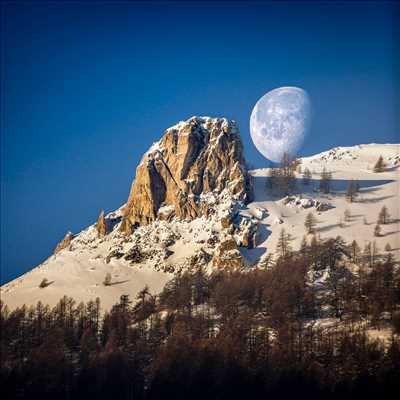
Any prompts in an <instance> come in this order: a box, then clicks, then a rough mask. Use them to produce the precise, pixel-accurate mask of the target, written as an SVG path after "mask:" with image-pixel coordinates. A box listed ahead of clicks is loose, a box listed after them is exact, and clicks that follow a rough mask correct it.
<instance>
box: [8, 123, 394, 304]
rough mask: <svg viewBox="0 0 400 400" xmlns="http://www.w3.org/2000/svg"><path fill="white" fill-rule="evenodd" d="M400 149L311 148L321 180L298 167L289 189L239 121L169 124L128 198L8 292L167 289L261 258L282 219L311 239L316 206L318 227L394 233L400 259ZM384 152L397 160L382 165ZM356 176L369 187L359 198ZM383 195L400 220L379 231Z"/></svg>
mask: <svg viewBox="0 0 400 400" xmlns="http://www.w3.org/2000/svg"><path fill="white" fill-rule="evenodd" d="M399 154H400V146H399V145H389V144H388V145H380V144H370V145H359V146H354V147H349V148H336V149H332V150H330V151H327V152H324V153H321V154H318V155H315V156H312V157H306V158H303V159H301V160H300V161H301V163H300V168H301V170H302V171H304V170H305V169H306V168H308V169H309V170H310V172H311V174H312V177H311V179H310V182H309V183H308V184H305V183H304V181H303V179H302V174H301V173H300V172H299V171H300V170H298V172H296V178H297V182H296V189H295V190H294V191H293V193H292V194H291V195H290V196H285V195H282V194H279V193H276V192H274V191H273V190H270V189H269V188H268V185H267V181H268V178H267V177H268V175H269V169H258V170H253V171H250V173H248V171H247V169H246V163H245V160H244V158H243V148H242V144H241V140H240V136H239V131H238V129H237V127H236V126H235V124H234V122H229V121H228V120H226V119H224V118H206V117H204V118H198V117H193V118H191V119H189V120H187V121H184V122H180V123H179V124H177V125H175V126H174V127H172V128H169V129H167V130H166V132H165V134H164V136H163V137H162V138H161V140H160V141H159V142H157V143H156V144H154V145H153V146H152V147H151V148H150V150H149V151H148V152H147V153H146V154H145V155H144V156H143V159H142V161H141V162H140V164H139V166H138V168H137V170H136V177H135V181H134V182H133V184H132V189H131V192H130V195H129V198H128V201H127V203H126V204H125V205H123V206H122V207H120V208H119V209H118V210H116V211H114V212H111V213H109V214H107V215H104V216H103V215H100V217H99V220H98V222H97V223H96V224H93V225H92V226H89V227H88V228H87V229H85V230H84V231H82V232H80V233H79V234H76V235H72V234H71V233H68V234H67V235H66V236H65V238H64V239H63V240H62V241H61V242H60V243H59V245H58V246H57V248H56V250H55V252H54V254H53V255H52V256H50V257H49V258H48V259H47V260H46V261H45V262H44V263H42V264H41V265H39V266H38V267H36V268H34V269H33V270H31V271H30V272H28V273H26V274H24V275H23V276H21V277H19V278H17V279H15V280H14V281H12V282H9V283H8V284H6V285H4V286H2V288H1V292H2V300H3V301H4V302H5V303H6V304H7V305H8V306H9V307H10V308H14V307H16V306H20V305H22V304H24V303H26V304H34V303H36V302H37V301H39V300H41V301H42V302H45V303H49V304H51V305H53V304H55V303H56V302H57V301H58V300H59V298H60V297H61V296H63V295H68V296H71V297H73V298H74V299H75V300H77V301H87V300H89V299H94V298H95V297H100V298H101V301H102V307H103V308H104V309H107V308H109V307H111V305H113V304H114V303H115V302H116V301H117V300H118V299H119V297H120V295H121V294H129V295H130V296H131V297H134V296H135V295H136V294H137V293H138V291H139V290H141V289H142V288H143V287H144V286H145V285H148V286H149V287H150V290H151V291H152V292H158V291H160V290H161V289H162V287H163V286H164V284H165V283H166V282H167V281H168V280H169V279H171V277H172V276H173V274H174V273H176V272H177V271H181V270H188V269H189V270H190V269H194V268H197V267H198V266H203V267H204V268H205V269H206V270H208V271H211V270H213V269H216V268H228V269H234V268H239V269H243V270H245V269H246V268H251V267H255V266H257V265H259V266H261V265H263V260H265V257H266V256H267V255H270V254H273V253H274V252H275V249H276V245H277V241H278V237H279V234H280V232H281V229H282V228H284V229H285V230H286V231H287V232H288V233H290V234H291V236H292V238H293V240H292V242H291V246H292V247H293V249H298V248H299V246H300V242H301V240H302V238H303V236H304V235H305V227H304V220H305V217H306V215H307V214H308V213H309V212H310V211H313V212H314V214H315V216H316V219H317V223H316V234H317V235H318V236H321V237H322V238H324V237H332V236H337V235H340V236H342V237H343V238H344V239H345V240H346V241H352V240H353V239H356V240H357V241H358V243H359V245H360V246H361V247H363V246H364V245H365V244H366V243H367V242H372V241H376V244H377V246H378V247H379V248H380V249H381V251H383V249H384V247H385V245H386V243H389V244H390V246H391V247H392V249H393V254H394V255H395V256H396V257H397V258H398V256H399V254H400V242H399V240H400V238H399V207H398V204H397V203H398V195H399V170H398V166H399V158H400V157H399ZM379 155H382V156H383V159H384V161H385V163H386V169H385V171H384V172H380V173H375V172H373V166H374V164H375V162H376V160H377V159H378V157H379ZM324 167H325V168H327V169H329V170H330V171H331V172H332V174H333V180H332V190H331V193H328V194H322V193H320V191H319V190H318V187H319V180H320V173H321V172H322V170H323V168H324ZM352 179H357V180H358V184H359V186H360V189H359V192H358V197H357V200H356V201H355V202H353V203H349V202H348V201H346V198H345V191H346V188H347V187H348V185H349V182H350V181H351V180H352ZM253 187H254V190H253ZM383 205H385V206H386V207H387V208H388V210H389V212H390V214H391V220H390V223H388V224H385V225H384V226H382V233H381V235H380V236H379V237H375V236H374V227H375V224H376V219H377V216H378V213H379V211H380V209H381V208H382V206H383ZM345 210H348V212H347V213H346V214H347V215H346V218H345V216H344V214H345ZM108 274H110V275H109V276H108V277H107V275H108ZM43 279H45V281H44V283H43V284H42V285H40V284H41V282H42V281H43ZM39 286H42V287H39Z"/></svg>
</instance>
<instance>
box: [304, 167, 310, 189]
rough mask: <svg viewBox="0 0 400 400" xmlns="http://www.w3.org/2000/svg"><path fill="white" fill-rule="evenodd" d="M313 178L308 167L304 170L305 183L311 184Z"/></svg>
mask: <svg viewBox="0 0 400 400" xmlns="http://www.w3.org/2000/svg"><path fill="white" fill-rule="evenodd" d="M311 178H312V174H311V171H310V170H309V169H308V168H307V167H306V168H305V169H304V172H303V184H304V185H306V186H307V185H309V184H310V181H311Z"/></svg>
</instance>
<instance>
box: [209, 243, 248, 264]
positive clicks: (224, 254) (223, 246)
mask: <svg viewBox="0 0 400 400" xmlns="http://www.w3.org/2000/svg"><path fill="white" fill-rule="evenodd" d="M213 264H214V265H215V266H216V267H218V268H228V269H234V268H241V267H242V266H243V264H244V262H243V257H242V255H241V254H240V251H239V247H238V245H237V244H236V241H235V239H234V238H233V237H227V238H225V239H223V240H222V241H221V242H220V244H219V245H218V247H217V250H216V253H215V255H214V258H213Z"/></svg>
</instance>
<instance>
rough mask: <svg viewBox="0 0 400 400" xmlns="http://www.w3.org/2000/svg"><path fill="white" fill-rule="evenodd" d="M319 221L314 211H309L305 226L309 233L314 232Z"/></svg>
mask: <svg viewBox="0 0 400 400" xmlns="http://www.w3.org/2000/svg"><path fill="white" fill-rule="evenodd" d="M316 223H317V220H316V218H315V216H314V214H313V213H312V212H309V213H308V214H307V216H306V219H305V221H304V226H305V227H306V229H307V233H309V234H310V233H313V232H314V230H315V225H316Z"/></svg>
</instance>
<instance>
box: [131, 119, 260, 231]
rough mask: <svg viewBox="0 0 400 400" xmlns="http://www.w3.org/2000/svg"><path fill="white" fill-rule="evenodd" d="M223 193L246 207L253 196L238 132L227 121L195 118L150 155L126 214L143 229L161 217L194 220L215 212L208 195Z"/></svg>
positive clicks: (138, 171) (144, 160) (139, 169)
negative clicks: (209, 208) (206, 201)
mask: <svg viewBox="0 0 400 400" xmlns="http://www.w3.org/2000/svg"><path fill="white" fill-rule="evenodd" d="M223 191H228V192H229V193H230V194H231V195H232V196H234V197H235V198H237V199H239V200H242V201H244V202H248V201H250V200H251V198H252V194H253V193H252V186H251V181H250V176H249V174H248V173H247V168H246V163H245V160H244V157H243V146H242V142H241V139H240V135H239V131H238V128H237V127H236V124H235V122H233V121H228V120H227V119H226V118H208V117H204V118H200V117H192V118H190V119H189V120H187V121H183V122H180V123H178V124H177V125H175V126H173V127H171V128H169V129H167V130H166V132H165V134H164V136H163V137H162V138H161V140H160V141H159V142H157V143H155V144H153V146H152V147H151V148H150V149H149V151H147V153H145V155H144V156H143V158H142V161H141V162H140V164H139V166H138V167H137V169H136V177H135V180H134V182H133V184H132V188H131V192H130V195H129V198H128V201H127V204H126V207H125V210H124V215H125V216H126V217H127V218H129V220H130V221H131V223H132V224H140V225H147V224H149V223H151V222H153V221H154V220H155V219H156V218H157V217H158V215H160V216H161V218H162V219H169V218H171V216H176V217H178V218H180V219H185V220H192V219H194V218H197V217H199V216H201V215H205V214H207V213H208V212H209V210H208V207H207V205H205V204H204V202H202V199H201V197H202V195H203V194H205V193H208V192H215V193H221V192H223ZM166 211H167V212H166Z"/></svg>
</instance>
